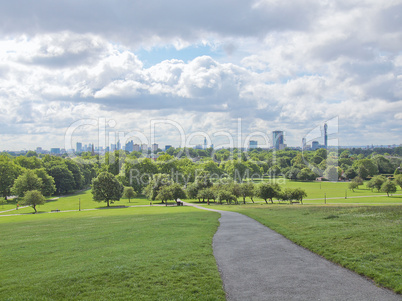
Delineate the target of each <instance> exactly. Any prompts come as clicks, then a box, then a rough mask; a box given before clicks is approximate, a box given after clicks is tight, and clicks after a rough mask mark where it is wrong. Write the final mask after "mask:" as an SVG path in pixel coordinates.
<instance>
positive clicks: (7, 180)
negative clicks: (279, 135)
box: [0, 148, 402, 202]
mask: <svg viewBox="0 0 402 301" xmlns="http://www.w3.org/2000/svg"><path fill="white" fill-rule="evenodd" d="M358 150H359V149H355V150H353V149H352V150H339V151H338V152H336V151H335V150H325V149H319V150H316V151H304V152H301V151H298V150H293V149H285V150H281V151H272V150H263V149H253V150H251V151H248V152H244V151H242V150H240V149H232V150H228V149H221V150H217V151H216V150H213V149H207V150H193V149H175V148H170V149H169V150H168V151H167V152H163V153H159V154H158V158H157V159H156V160H152V159H151V158H143V157H141V155H142V154H141V153H138V152H132V153H128V152H125V151H115V152H113V153H112V152H111V153H106V154H105V155H97V154H96V155H93V154H91V153H82V154H81V155H80V156H77V157H75V158H69V157H63V156H51V155H44V156H42V155H38V154H36V153H35V152H28V153H27V154H26V155H25V156H11V155H9V154H5V153H3V154H1V155H0V175H1V177H0V194H1V196H2V197H4V198H6V199H7V197H8V196H10V195H16V196H19V197H21V198H22V197H24V194H25V192H27V191H33V190H36V191H39V192H40V193H41V194H42V195H44V196H51V195H55V194H56V195H61V194H66V193H69V192H73V191H76V190H79V189H82V188H84V187H89V186H90V185H91V184H92V185H93V179H95V178H96V177H98V176H99V175H100V174H101V173H104V172H107V173H110V174H112V175H113V176H114V177H115V178H116V179H117V181H118V182H119V183H121V184H122V185H123V187H132V188H133V193H137V194H138V193H144V194H145V195H147V197H149V195H150V194H149V192H148V191H149V189H150V188H147V187H148V186H149V185H150V184H151V182H152V181H153V182H155V181H158V178H161V177H163V178H168V179H169V181H170V184H171V185H162V186H167V187H166V188H163V190H161V191H158V193H157V194H155V191H154V192H153V193H152V195H151V197H149V198H150V199H156V198H157V197H158V194H159V197H158V199H161V200H169V199H172V200H173V199H177V198H176V197H175V196H177V195H180V192H179V189H178V188H177V187H178V185H179V186H181V187H185V193H186V194H187V195H189V196H191V198H198V199H203V200H205V199H207V200H208V199H211V200H219V201H222V200H223V201H227V202H229V201H230V200H232V201H233V200H234V198H233V196H234V197H236V198H239V196H244V195H247V194H246V193H245V192H246V191H253V193H254V195H261V192H258V191H259V189H260V190H261V189H262V188H258V189H257V188H256V187H257V186H258V185H255V186H256V187H254V188H253V189H251V188H250V189H248V190H247V189H246V187H247V185H249V186H250V187H251V184H247V182H252V180H253V179H259V178H262V177H264V176H265V177H271V178H274V177H277V176H283V177H286V178H288V179H290V180H295V181H312V180H315V179H316V178H317V177H322V178H323V179H329V180H331V179H332V180H335V179H336V180H337V179H356V178H361V179H362V180H364V179H371V178H373V177H375V176H377V175H381V174H383V175H386V176H388V177H389V176H392V174H394V175H395V176H396V175H397V174H402V171H401V167H402V160H401V158H400V157H398V156H396V155H399V153H400V152H401V151H402V148H395V149H387V150H388V151H389V152H391V151H392V152H393V153H387V152H385V151H381V152H376V151H375V149H374V150H372V151H368V150H366V151H365V152H364V153H363V152H360V151H358ZM175 155H176V156H178V157H175ZM186 155H188V157H187V156H186ZM201 175H203V177H205V175H209V177H211V179H212V180H211V181H212V182H214V179H215V182H219V181H218V180H222V179H227V180H228V181H229V182H228V183H227V184H225V187H224V188H223V184H219V185H215V186H211V187H201V188H202V189H201V188H200V185H201V184H197V183H201V182H202V181H200V180H199V179H197V177H198V176H201ZM394 184H396V185H397V182H394ZM158 185H159V184H158ZM253 185H254V184H253ZM353 185H355V184H353ZM201 186H202V185H201ZM388 186H389V185H388ZM391 186H392V184H391ZM196 187H197V189H195V188H196ZM239 187H241V188H239ZM258 187H260V186H258ZM375 187H378V185H377V186H375ZM380 189H381V188H380ZM384 189H385V188H384ZM120 190H121V189H120ZM239 191H241V193H240V194H239ZM390 191H392V189H391V190H390ZM123 193H124V188H123ZM250 193H251V192H250ZM250 193H248V194H250ZM251 194H252V193H251ZM246 197H248V196H246ZM252 197H253V196H251V198H252ZM178 198H180V196H179V197H178ZM277 198H278V199H279V200H287V199H292V198H293V199H297V198H296V197H295V196H292V194H291V192H290V191H286V192H285V191H282V192H281V194H279V193H278V194H277ZM263 199H265V198H263ZM267 199H270V200H272V198H267ZM267 199H266V200H267ZM243 200H244V199H243Z"/></svg>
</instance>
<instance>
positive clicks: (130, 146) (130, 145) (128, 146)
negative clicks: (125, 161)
mask: <svg viewBox="0 0 402 301" xmlns="http://www.w3.org/2000/svg"><path fill="white" fill-rule="evenodd" d="M125 150H126V151H128V152H130V153H131V152H132V151H133V150H134V144H133V140H131V141H128V142H127V143H126V146H125Z"/></svg>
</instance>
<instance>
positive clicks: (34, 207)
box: [32, 205, 38, 213]
mask: <svg viewBox="0 0 402 301" xmlns="http://www.w3.org/2000/svg"><path fill="white" fill-rule="evenodd" d="M32 208H33V209H34V210H35V213H37V212H38V211H36V205H33V206H32Z"/></svg>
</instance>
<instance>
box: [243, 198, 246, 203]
mask: <svg viewBox="0 0 402 301" xmlns="http://www.w3.org/2000/svg"><path fill="white" fill-rule="evenodd" d="M243 204H246V197H245V196H244V197H243Z"/></svg>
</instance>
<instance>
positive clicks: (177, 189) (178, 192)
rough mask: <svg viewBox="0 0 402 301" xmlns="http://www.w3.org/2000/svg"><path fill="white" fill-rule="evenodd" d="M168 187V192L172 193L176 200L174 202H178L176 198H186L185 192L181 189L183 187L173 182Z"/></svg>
mask: <svg viewBox="0 0 402 301" xmlns="http://www.w3.org/2000/svg"><path fill="white" fill-rule="evenodd" d="M169 189H170V192H171V193H172V197H173V199H174V200H175V201H176V203H177V202H178V200H179V199H180V198H181V199H185V198H187V196H186V192H185V191H184V190H183V187H181V185H180V184H178V183H174V184H172V185H170V186H169Z"/></svg>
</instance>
